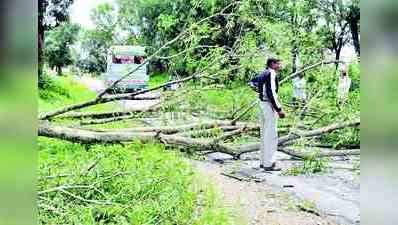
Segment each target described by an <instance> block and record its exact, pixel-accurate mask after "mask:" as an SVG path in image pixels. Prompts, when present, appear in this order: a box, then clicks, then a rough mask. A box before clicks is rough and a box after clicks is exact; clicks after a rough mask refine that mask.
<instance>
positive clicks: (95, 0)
mask: <svg viewBox="0 0 398 225" xmlns="http://www.w3.org/2000/svg"><path fill="white" fill-rule="evenodd" d="M106 2H109V3H112V4H115V0H75V1H74V3H73V5H72V6H71V11H70V17H71V20H72V22H73V23H78V24H80V25H82V26H83V27H85V28H93V26H94V25H93V23H92V22H91V20H90V12H91V10H92V9H94V8H95V7H96V6H97V5H98V4H101V3H106Z"/></svg>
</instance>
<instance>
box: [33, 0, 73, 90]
mask: <svg viewBox="0 0 398 225" xmlns="http://www.w3.org/2000/svg"><path fill="white" fill-rule="evenodd" d="M72 4H73V0H39V2H38V81H39V83H38V85H39V87H43V85H44V84H43V82H44V79H43V64H44V42H45V31H47V30H51V29H53V28H54V27H57V26H59V25H60V24H61V23H63V22H66V21H68V20H69V7H70V6H71V5H72Z"/></svg>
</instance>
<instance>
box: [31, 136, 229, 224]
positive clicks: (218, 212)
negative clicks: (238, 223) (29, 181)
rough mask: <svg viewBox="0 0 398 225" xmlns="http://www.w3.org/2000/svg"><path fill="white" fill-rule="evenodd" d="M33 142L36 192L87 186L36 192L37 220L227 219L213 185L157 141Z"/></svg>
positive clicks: (154, 221)
mask: <svg viewBox="0 0 398 225" xmlns="http://www.w3.org/2000/svg"><path fill="white" fill-rule="evenodd" d="M38 144H39V153H38V156H39V170H38V173H39V174H38V175H39V176H38V177H39V181H38V189H39V190H38V191H39V193H40V192H42V191H45V190H51V189H52V188H54V187H60V186H87V187H85V188H70V189H64V191H67V192H63V191H59V190H58V191H49V192H48V193H42V194H39V200H38V201H39V202H38V204H39V222H40V224H137V225H138V224H154V225H155V224H156V225H161V224H198V225H200V224H203V225H204V224H220V225H221V224H233V223H232V221H231V215H230V213H229V212H228V211H227V210H226V209H225V208H223V207H222V206H221V204H220V202H219V200H218V199H217V197H216V196H217V195H216V193H215V192H214V190H212V189H211V188H210V189H209V188H208V185H207V184H206V185H203V183H200V182H199V181H198V180H199V179H198V177H197V175H196V174H195V173H194V172H193V170H192V168H191V166H190V165H189V164H188V163H187V162H186V161H185V160H184V159H183V157H182V156H181V155H180V153H177V152H176V151H167V150H166V149H165V148H164V147H163V146H162V145H160V144H156V143H152V144H140V143H133V144H130V145H128V146H125V147H122V146H120V145H106V146H104V145H94V146H83V145H80V144H74V143H69V142H65V141H59V140H52V139H48V138H39V140H38ZM93 165H94V166H93ZM90 166H93V167H92V169H91V170H87V168H90ZM60 175H61V176H60ZM57 176H59V177H57ZM72 195H73V196H72ZM76 196H77V197H76ZM79 198H84V199H85V200H82V199H79ZM86 200H96V201H99V202H110V203H112V205H105V204H95V203H90V202H86Z"/></svg>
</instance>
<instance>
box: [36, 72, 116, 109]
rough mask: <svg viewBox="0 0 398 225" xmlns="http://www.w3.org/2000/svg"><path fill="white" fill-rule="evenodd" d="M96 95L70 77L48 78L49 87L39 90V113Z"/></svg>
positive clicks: (102, 106)
mask: <svg viewBox="0 0 398 225" xmlns="http://www.w3.org/2000/svg"><path fill="white" fill-rule="evenodd" d="M95 96H96V93H95V92H94V91H91V90H89V89H88V88H87V87H86V86H84V85H82V84H80V83H78V82H77V81H76V80H74V79H73V78H71V77H70V76H62V77H47V85H46V87H45V88H43V89H40V90H39V100H38V103H39V104H38V105H39V112H47V111H51V110H54V109H57V108H61V107H64V106H67V105H71V104H76V103H80V102H84V101H88V100H92V99H94V98H95ZM115 107H116V103H106V104H100V105H95V106H92V107H88V108H85V109H83V110H82V111H106V110H112V109H114V108H115Z"/></svg>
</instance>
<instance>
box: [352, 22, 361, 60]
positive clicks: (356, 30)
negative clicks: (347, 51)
mask: <svg viewBox="0 0 398 225" xmlns="http://www.w3.org/2000/svg"><path fill="white" fill-rule="evenodd" d="M358 22H359V21H358V20H355V19H354V18H353V19H350V31H351V36H352V41H353V43H354V48H355V52H356V53H357V55H358V57H360V56H361V49H360V48H361V47H360V42H359V26H358Z"/></svg>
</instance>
